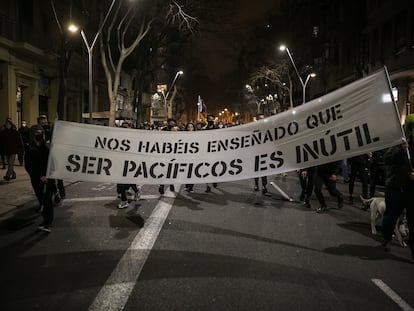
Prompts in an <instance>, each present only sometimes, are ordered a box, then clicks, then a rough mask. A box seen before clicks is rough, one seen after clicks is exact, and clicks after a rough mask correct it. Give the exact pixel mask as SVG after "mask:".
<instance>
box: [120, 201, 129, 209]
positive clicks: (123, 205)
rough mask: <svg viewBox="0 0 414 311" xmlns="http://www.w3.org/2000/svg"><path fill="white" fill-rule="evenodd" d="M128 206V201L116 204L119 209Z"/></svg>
mask: <svg viewBox="0 0 414 311" xmlns="http://www.w3.org/2000/svg"><path fill="white" fill-rule="evenodd" d="M128 206H129V204H128V201H121V203H119V204H118V208H119V209H123V208H127V207H128Z"/></svg>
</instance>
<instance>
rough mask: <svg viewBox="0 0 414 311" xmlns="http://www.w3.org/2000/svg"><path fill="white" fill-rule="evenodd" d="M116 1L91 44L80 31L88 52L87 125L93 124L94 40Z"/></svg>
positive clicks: (113, 2)
mask: <svg viewBox="0 0 414 311" xmlns="http://www.w3.org/2000/svg"><path fill="white" fill-rule="evenodd" d="M115 1H116V0H112V3H111V6H110V7H109V9H108V12H107V13H106V16H105V18H104V20H103V22H102V24H101V26H100V27H99V30H98V32H97V33H96V35H95V38H94V39H93V41H92V44H91V45H89V44H88V40H87V38H86V35H85V32H84V31H83V29H82V30H81V35H82V39H83V42H84V43H85V45H86V49H87V50H88V62H89V64H88V77H89V81H88V85H89V124H92V123H93V117H92V112H93V80H92V74H93V72H92V71H93V48H94V46H95V43H96V40H97V39H98V37H99V35H100V34H101V32H102V29H103V27H104V25H105V23H106V20H107V19H108V17H109V14H110V13H111V10H112V8H113V6H114V4H115Z"/></svg>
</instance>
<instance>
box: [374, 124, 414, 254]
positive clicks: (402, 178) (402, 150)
mask: <svg viewBox="0 0 414 311" xmlns="http://www.w3.org/2000/svg"><path fill="white" fill-rule="evenodd" d="M407 130H408V133H409V138H408V140H406V139H403V141H402V144H401V145H397V146H395V147H391V148H389V149H388V150H387V152H386V153H385V155H384V160H385V164H386V165H387V178H386V181H385V205H386V209H385V213H384V217H383V220H382V236H383V241H382V246H383V247H384V250H385V251H387V252H388V251H390V244H391V239H392V235H393V232H394V228H395V224H396V223H397V221H398V218H399V216H400V215H401V213H402V212H403V210H404V209H405V210H406V212H407V224H408V230H409V232H410V240H409V243H408V245H409V247H410V249H411V256H412V259H413V260H414V205H413V201H414V160H413V157H414V138H413V137H414V122H412V123H410V124H408V126H407Z"/></svg>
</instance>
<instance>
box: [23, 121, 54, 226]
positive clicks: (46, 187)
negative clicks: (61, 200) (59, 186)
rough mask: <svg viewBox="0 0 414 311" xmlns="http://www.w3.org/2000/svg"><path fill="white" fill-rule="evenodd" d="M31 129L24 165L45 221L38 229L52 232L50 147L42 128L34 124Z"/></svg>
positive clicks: (52, 188) (52, 183)
mask: <svg viewBox="0 0 414 311" xmlns="http://www.w3.org/2000/svg"><path fill="white" fill-rule="evenodd" d="M30 131H31V135H32V138H33V139H32V141H31V142H30V144H29V146H28V147H27V149H26V153H25V156H24V165H25V169H26V171H27V173H28V174H29V176H30V181H31V183H32V187H33V191H34V192H35V194H36V197H37V200H38V202H39V207H40V210H41V211H42V216H43V223H42V224H41V225H40V226H39V227H38V230H40V231H43V232H47V233H50V232H51V230H50V225H51V224H52V222H53V203H52V195H53V193H54V183H55V181H54V180H53V179H48V178H47V176H46V170H47V162H48V157H49V147H48V146H47V145H46V142H45V140H44V132H43V130H42V129H41V128H39V127H36V126H33V127H32V128H31V129H30Z"/></svg>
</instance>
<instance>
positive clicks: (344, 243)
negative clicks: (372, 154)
mask: <svg viewBox="0 0 414 311" xmlns="http://www.w3.org/2000/svg"><path fill="white" fill-rule="evenodd" d="M269 181H274V182H275V183H276V184H277V185H278V186H279V187H280V188H281V189H283V190H284V191H285V192H286V193H287V194H288V195H289V196H291V197H292V198H294V199H295V200H297V198H298V194H299V189H298V183H297V178H296V175H295V174H293V173H292V174H289V175H288V176H286V177H280V176H272V177H270V178H269ZM167 188H168V187H166V189H167ZM175 188H176V190H177V192H175V193H171V192H170V191H167V192H166V194H165V195H164V196H163V197H161V198H160V197H159V194H158V191H157V187H156V186H143V188H142V190H143V194H142V197H141V199H140V200H139V201H138V202H137V203H136V204H131V207H129V208H128V209H125V210H118V209H117V208H116V205H117V203H118V202H119V201H118V199H117V198H116V190H115V185H113V184H92V183H75V184H72V185H71V186H70V187H68V188H67V198H66V199H65V200H64V201H63V202H62V203H61V204H60V205H59V206H57V207H56V208H55V221H54V224H53V227H52V233H51V234H47V233H40V232H36V227H37V225H38V224H39V223H40V222H41V217H40V216H39V215H38V214H37V213H36V212H35V211H34V202H28V203H27V204H24V205H22V206H19V207H18V208H16V209H14V210H12V212H11V213H8V215H7V217H5V218H2V219H1V222H0V232H1V236H0V249H1V255H0V260H1V264H0V275H1V280H2V281H1V285H0V299H1V300H0V301H1V302H0V303H1V305H0V306H1V309H2V310H42V311H45V310H413V306H414V288H413V287H412V286H411V284H412V278H413V276H414V264H413V262H412V261H411V260H410V254H409V250H408V249H406V248H402V247H399V246H398V244H397V242H396V241H394V243H393V245H392V250H391V252H390V253H384V252H383V250H382V249H381V248H380V247H379V242H378V241H379V238H378V237H374V236H372V235H371V233H370V225H369V213H368V212H366V211H362V210H360V209H359V208H358V204H359V203H358V202H356V203H355V204H354V206H351V205H349V204H345V207H344V208H343V209H341V210H339V209H337V208H336V204H335V202H334V201H333V200H330V199H329V200H328V206H329V207H330V209H329V210H328V212H327V213H325V214H317V213H315V209H316V208H317V203H316V201H315V200H312V202H311V203H312V209H311V210H309V209H306V208H305V207H303V206H302V205H301V204H299V203H298V202H297V201H294V202H289V201H288V200H286V199H285V198H284V197H283V196H281V195H280V193H278V192H277V191H276V190H275V189H274V188H271V186H269V190H270V195H269V196H263V195H262V194H261V192H254V191H253V181H252V180H247V181H238V182H231V183H221V184H219V185H218V187H217V188H215V189H214V188H213V191H212V193H205V192H204V190H205V185H195V191H194V193H187V192H186V191H184V189H183V187H180V185H176V187H175ZM339 189H340V190H342V191H343V193H344V194H346V193H347V192H346V185H345V184H339ZM358 191H359V189H357V190H356V193H355V194H356V195H359V193H358ZM378 228H379V229H380V221H378Z"/></svg>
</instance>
